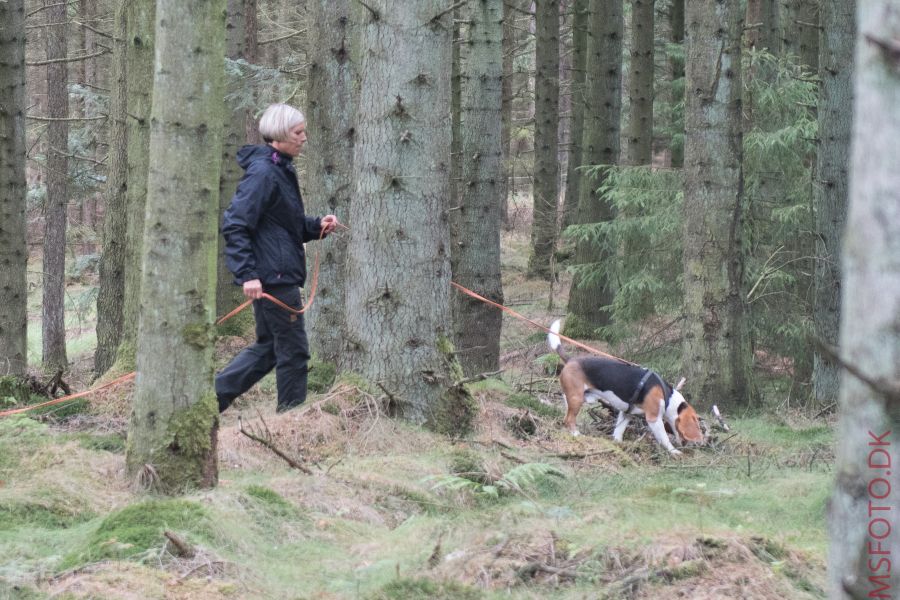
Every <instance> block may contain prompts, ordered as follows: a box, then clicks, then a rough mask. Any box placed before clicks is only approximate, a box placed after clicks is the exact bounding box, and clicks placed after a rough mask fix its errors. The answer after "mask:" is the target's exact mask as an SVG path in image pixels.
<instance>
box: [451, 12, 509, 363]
mask: <svg viewBox="0 0 900 600" xmlns="http://www.w3.org/2000/svg"><path fill="white" fill-rule="evenodd" d="M502 11H503V6H502V0H478V1H477V2H472V3H470V5H469V6H468V7H467V8H466V9H464V13H465V17H464V20H466V21H467V22H468V27H467V31H468V35H467V36H466V37H465V38H464V40H465V43H464V44H463V45H462V48H461V52H462V64H463V65H464V66H465V71H464V73H462V77H461V86H460V87H461V89H460V104H461V110H460V116H461V135H460V146H461V154H460V162H461V171H462V173H461V174H462V179H461V181H460V182H459V186H458V189H459V191H460V195H459V199H458V201H459V204H458V205H457V206H456V207H454V210H452V211H451V213H450V225H451V230H452V232H453V233H452V237H451V239H452V241H453V250H452V252H451V262H452V273H453V280H454V281H456V282H457V283H459V284H460V285H462V286H465V287H467V288H469V289H471V290H474V291H475V292H477V293H478V294H480V295H482V296H484V297H486V298H488V299H490V300H493V301H494V302H497V303H500V304H502V303H503V286H502V284H501V281H500V203H501V200H502V199H503V198H505V197H506V179H505V175H504V171H503V163H502V155H503V153H502V150H501V135H500V123H501V120H502V119H501V114H500V105H501V99H502V95H503V90H502V79H503V57H502V56H501V51H502V48H503V45H502V43H501V39H502V36H503V17H502ZM451 299H452V302H451V306H452V312H453V324H454V329H455V336H454V341H455V344H456V351H457V356H458V357H459V361H460V364H462V367H463V370H464V372H465V373H466V375H475V374H478V373H485V372H488V371H496V370H497V368H498V365H499V362H500V328H501V325H502V321H503V317H502V313H501V312H500V311H499V310H498V309H496V308H494V307H492V306H489V305H487V304H484V303H483V302H481V301H479V300H475V299H473V298H471V297H469V296H465V295H463V294H460V293H457V292H454V295H453V296H452V297H451Z"/></svg>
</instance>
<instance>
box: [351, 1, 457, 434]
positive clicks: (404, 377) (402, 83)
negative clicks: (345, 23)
mask: <svg viewBox="0 0 900 600" xmlns="http://www.w3.org/2000/svg"><path fill="white" fill-rule="evenodd" d="M369 6H372V5H371V4H370V5H369ZM447 8H448V6H447V3H446V2H442V1H440V0H389V1H386V2H381V3H379V4H378V8H377V9H375V8H373V9H371V10H369V9H367V10H366V11H365V12H364V14H365V20H364V22H363V23H362V24H361V27H362V36H361V40H362V41H361V44H362V47H363V48H366V49H367V51H366V52H365V53H363V55H362V61H361V63H360V69H359V74H360V80H361V81H360V93H359V98H360V102H359V111H358V116H357V123H358V125H357V141H356V146H355V148H354V156H353V169H354V180H355V193H354V198H359V199H365V200H364V201H360V202H353V203H352V204H351V207H350V218H351V221H352V222H353V231H352V235H351V240H350V247H349V256H348V266H347V273H348V274H347V278H348V281H350V282H352V285H351V286H350V287H349V288H348V294H347V342H348V345H349V350H350V352H351V353H352V355H351V356H350V357H349V358H350V360H351V361H352V368H353V369H354V370H356V371H358V372H359V373H361V374H362V375H363V376H365V377H366V378H368V379H369V380H371V381H373V382H379V383H380V384H381V385H383V386H384V388H385V389H386V390H388V392H389V393H390V394H391V396H392V397H393V399H394V401H396V403H397V404H396V409H397V411H398V412H399V413H400V414H401V415H402V416H403V417H404V418H406V419H409V420H411V421H414V422H417V423H425V422H427V423H429V424H431V425H433V426H435V427H436V428H437V429H440V430H448V431H452V430H454V429H465V428H466V427H467V426H468V422H467V421H466V420H465V419H466V417H465V415H466V414H468V409H467V405H468V397H467V396H466V395H465V394H459V393H456V392H457V390H456V389H455V388H454V386H453V384H454V380H455V378H456V377H458V376H459V375H460V374H459V373H458V370H459V367H458V363H456V361H455V359H453V358H452V344H451V343H450V340H451V339H452V335H453V332H452V326H451V321H450V304H449V303H450V294H451V293H454V292H452V291H451V289H450V248H449V231H448V225H447V212H446V211H447V209H448V208H449V206H448V205H447V198H448V192H449V186H450V181H449V177H450V151H449V149H450V120H449V111H450V69H449V65H450V60H451V57H450V54H451V39H450V35H451V32H452V30H453V26H452V18H453V16H452V14H450V13H449V12H446V9H447ZM375 10H377V12H373V11H375ZM441 13H443V14H441ZM438 15H440V16H439V17H438ZM436 17H437V18H436ZM454 366H455V367H456V369H455V370H456V371H457V372H454ZM458 410H459V411H461V412H456V411H458ZM448 415H455V416H450V417H449V418H448Z"/></svg>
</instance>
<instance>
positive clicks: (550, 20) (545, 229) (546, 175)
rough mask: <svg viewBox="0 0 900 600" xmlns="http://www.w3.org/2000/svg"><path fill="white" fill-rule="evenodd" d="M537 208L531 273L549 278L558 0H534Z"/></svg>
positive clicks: (555, 184)
mask: <svg viewBox="0 0 900 600" xmlns="http://www.w3.org/2000/svg"><path fill="white" fill-rule="evenodd" d="M534 22H535V40H536V41H535V49H534V60H535V66H536V72H535V75H534V184H533V186H532V190H533V195H534V198H533V202H534V211H533V216H532V223H531V255H530V256H529V257H528V275H529V276H530V277H539V278H542V279H549V278H550V273H551V271H552V266H553V264H552V262H553V252H554V250H555V248H556V211H557V206H558V202H559V157H558V155H557V141H558V138H559V2H558V1H557V0H537V1H536V2H535V15H534Z"/></svg>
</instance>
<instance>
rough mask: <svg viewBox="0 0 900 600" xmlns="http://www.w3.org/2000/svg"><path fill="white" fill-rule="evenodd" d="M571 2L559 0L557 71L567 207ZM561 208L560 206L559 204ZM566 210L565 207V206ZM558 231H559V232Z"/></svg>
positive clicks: (560, 171) (559, 174) (559, 185)
mask: <svg viewBox="0 0 900 600" xmlns="http://www.w3.org/2000/svg"><path fill="white" fill-rule="evenodd" d="M569 2H571V0H559V26H558V27H559V29H558V31H559V35H558V36H557V38H558V39H559V70H558V72H557V79H558V81H559V84H558V86H557V87H558V93H557V96H558V98H559V106H558V109H557V110H558V112H559V127H558V130H557V132H556V179H557V181H556V190H557V205H561V206H562V207H565V202H566V198H565V190H566V176H567V175H568V168H569V167H568V166H569V140H570V138H571V135H572V53H571V52H570V45H571V36H570V35H566V33H567V31H568V30H569V25H568V22H569V15H568V12H569ZM558 208H559V206H558ZM563 210H564V208H563ZM557 233H558V232H557Z"/></svg>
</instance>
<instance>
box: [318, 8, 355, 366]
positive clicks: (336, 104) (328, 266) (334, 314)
mask: <svg viewBox="0 0 900 600" xmlns="http://www.w3.org/2000/svg"><path fill="white" fill-rule="evenodd" d="M310 13H311V14H310V17H311V18H310V23H311V25H312V27H311V32H312V33H311V35H310V40H309V60H310V70H309V94H308V105H309V119H308V120H309V125H308V127H307V131H308V132H309V150H307V152H306V155H307V156H308V157H309V162H308V165H309V177H307V178H306V179H307V184H306V188H307V190H308V193H307V194H306V198H308V200H307V201H306V202H307V204H308V205H309V207H310V210H309V212H310V214H334V215H337V217H338V219H340V220H341V222H342V223H345V224H347V225H348V226H349V223H350V203H351V195H352V193H353V143H354V138H355V131H354V125H353V117H354V115H355V107H356V102H357V100H356V89H355V86H356V83H355V80H356V73H355V69H354V66H353V65H354V63H353V61H352V60H351V59H350V57H351V56H352V53H353V51H354V49H353V45H354V44H355V41H356V33H357V32H356V31H355V26H354V22H353V19H352V13H351V2H350V0H315V1H314V2H312V3H311V4H310ZM348 243H349V235H348V234H347V233H346V231H345V230H341V231H338V232H336V233H335V234H333V235H332V236H331V239H330V241H329V242H328V244H327V245H324V246H322V247H320V248H317V251H318V252H321V253H322V256H321V260H320V263H319V269H320V270H319V291H318V294H317V295H316V301H315V302H314V303H313V305H312V307H311V308H310V313H309V317H310V318H309V323H310V326H309V330H310V338H311V340H312V347H313V348H315V349H316V352H317V353H318V355H319V356H320V357H321V358H322V359H324V360H327V361H329V362H332V363H337V364H339V365H340V361H341V357H342V356H343V344H344V338H345V334H346V330H347V326H346V302H347V300H346V296H347V275H346V267H347V245H348Z"/></svg>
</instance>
